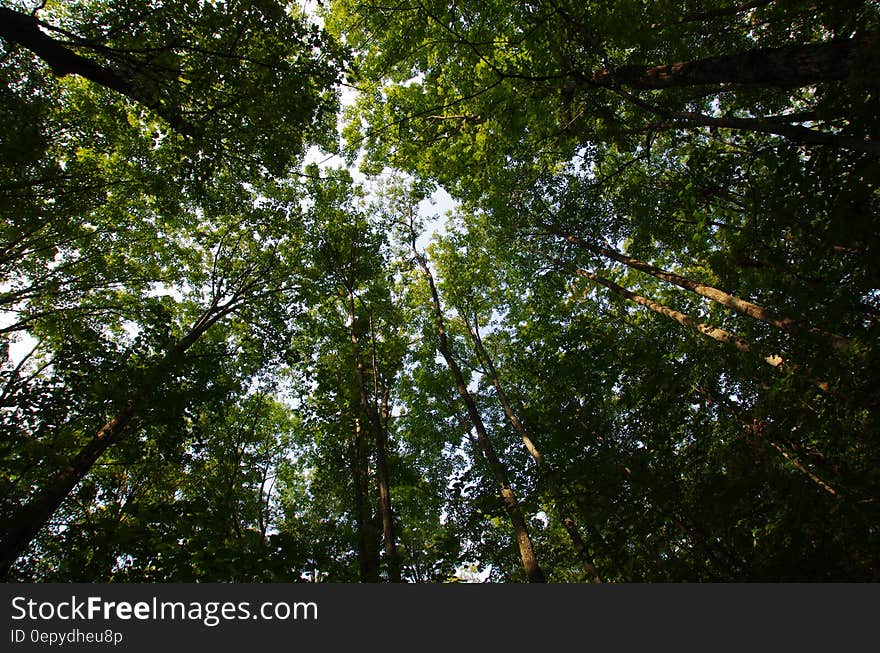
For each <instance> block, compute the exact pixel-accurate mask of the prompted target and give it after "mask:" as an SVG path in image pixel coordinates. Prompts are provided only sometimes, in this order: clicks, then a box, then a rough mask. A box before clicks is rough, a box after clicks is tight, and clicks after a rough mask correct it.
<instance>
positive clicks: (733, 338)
mask: <svg viewBox="0 0 880 653" xmlns="http://www.w3.org/2000/svg"><path fill="white" fill-rule="evenodd" d="M574 272H575V274H577V275H579V276H582V277H584V278H585V279H589V280H590V281H593V282H595V283H597V284H599V285H601V286H605V287H606V288H608V289H609V290H612V291H614V292H615V293H617V294H618V295H620V296H621V297H625V298H626V299H629V300H630V301H633V302H635V303H636V304H640V305H642V306H644V307H646V308H648V309H650V310H652V311H654V312H655V313H657V314H658V315H663V316H665V317H668V318H669V319H671V320H674V321H675V322H678V323H679V324H681V325H682V326H684V327H687V328H689V329H694V330H696V331H698V332H699V333H702V334H703V335H704V336H706V337H708V338H712V339H713V340H717V341H718V342H720V343H723V344H725V345H729V346H731V347H734V348H736V349H738V350H739V351H741V352H744V353H747V354H752V355H755V356H758V357H759V358H760V359H761V360H763V361H764V362H765V363H767V364H768V365H770V366H772V367H775V368H777V369H789V370H792V371H795V372H797V373H798V374H799V375H800V376H802V377H803V378H804V379H806V380H807V381H809V382H810V383H811V384H812V385H814V386H815V387H817V388H818V389H819V390H821V391H822V392H829V391H830V390H831V388H830V386H829V384H828V382H827V381H823V380H821V379H816V378H813V377H811V376H810V375H809V374H807V373H805V372H804V371H803V370H798V368H797V367H796V366H794V365H789V364H787V363H786V361H785V360H784V359H783V358H782V357H781V356H779V355H778V354H770V355H767V356H765V355H763V354H760V353H758V352H757V351H756V350H755V348H754V347H753V346H752V344H751V343H750V342H749V341H748V340H746V339H745V338H742V337H740V336H737V335H734V334H732V333H730V332H729V331H725V330H724V329H720V328H718V327H715V326H712V325H711V324H706V323H705V322H700V321H698V320H695V319H694V318H692V317H691V316H690V315H687V314H685V313H682V312H681V311H677V310H675V309H674V308H671V307H669V306H666V305H665V304H661V303H660V302H658V301H655V300H653V299H650V298H649V297H645V296H644V295H639V294H636V293H634V292H632V291H630V290H627V289H626V288H624V287H623V286H620V285H618V284H616V283H614V282H613V281H611V280H609V279H605V278H604V277H600V276H599V275H598V274H596V273H594V272H589V271H588V270H584V269H582V268H576V269H575V270H574Z"/></svg>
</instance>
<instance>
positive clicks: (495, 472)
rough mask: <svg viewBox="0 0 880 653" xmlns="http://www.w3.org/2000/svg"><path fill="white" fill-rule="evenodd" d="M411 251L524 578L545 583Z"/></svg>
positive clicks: (422, 264) (435, 295) (430, 282)
mask: <svg viewBox="0 0 880 653" xmlns="http://www.w3.org/2000/svg"><path fill="white" fill-rule="evenodd" d="M412 251H413V254H414V255H415V258H416V261H417V262H418V264H419V267H420V268H421V269H422V273H423V274H424V277H425V280H426V281H427V282H428V286H429V288H430V291H431V302H432V305H433V311H434V320H435V323H436V327H437V336H438V349H439V350H440V354H441V355H442V356H443V359H444V360H445V361H446V365H447V366H448V367H449V371H450V372H452V376H453V377H454V379H455V389H456V390H457V391H458V395H459V396H460V397H461V399H462V401H464V404H465V406H466V408H467V412H468V417H469V419H470V422H471V424H472V425H473V427H474V430H475V431H476V433H477V442H478V444H479V445H480V449H481V451H482V452H483V456H484V457H485V459H486V462H487V463H488V464H489V468H490V470H491V472H492V476H493V477H494V480H495V484H496V485H497V486H498V492H499V495H500V498H501V502H502V504H503V505H504V509H505V510H506V511H507V515H508V517H509V518H510V521H511V524H512V525H513V531H514V536H515V538H516V543H517V546H518V548H519V554H520V558H521V559H522V564H523V568H524V569H525V573H526V577H527V578H528V580H529V582H530V583H543V582H546V579H545V577H544V572H543V571H541V567H540V566H539V565H538V560H537V558H536V557H535V551H534V548H533V547H532V539H531V537H530V536H529V531H528V527H527V526H526V521H525V519H524V517H523V514H522V510H521V509H520V505H519V501H518V500H517V498H516V494H515V493H514V491H513V489H512V488H511V487H510V483H509V482H508V481H507V470H506V469H505V468H504V465H503V464H502V462H501V461H500V460H499V459H498V456H497V455H496V453H495V448H494V447H493V446H492V442H491V440H490V439H489V435H488V433H487V432H486V426H485V424H484V423H483V418H482V417H481V415H480V412H479V410H477V405H476V403H475V402H474V399H473V397H472V396H471V394H470V392H469V391H468V389H467V384H466V383H465V380H464V376H463V375H462V373H461V368H460V367H459V366H458V363H457V362H456V360H455V358H454V357H453V356H452V352H451V350H450V348H449V339H448V336H447V335H446V327H445V323H444V320H443V311H442V309H441V308H440V298H439V295H438V293H437V287H436V285H435V284H434V276H433V275H432V274H431V270H430V269H429V268H428V265H427V263H426V262H425V259H424V258H423V257H422V255H421V254H419V252H418V250H417V249H416V245H415V236H413V242H412Z"/></svg>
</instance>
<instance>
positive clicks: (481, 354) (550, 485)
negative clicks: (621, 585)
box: [461, 312, 602, 583]
mask: <svg viewBox="0 0 880 653" xmlns="http://www.w3.org/2000/svg"><path fill="white" fill-rule="evenodd" d="M461 314H462V317H463V318H464V320H465V323H466V324H467V327H468V331H469V332H470V335H471V342H473V344H474V349H475V350H476V353H477V357H478V358H479V359H480V361H481V362H482V363H483V366H484V367H485V369H486V371H487V372H488V373H489V378H490V380H491V381H492V385H493V386H495V393H496V395H497V397H498V401H499V402H500V403H501V407H502V408H503V409H504V415H505V416H506V417H507V421H508V422H510V425H511V426H513V428H514V430H515V431H516V432H517V433H518V434H519V436H520V438H521V439H522V442H523V445H525V448H526V450H527V451H528V452H529V455H530V456H531V457H532V459H533V460H534V461H535V465H536V466H537V468H538V474H539V475H540V476H541V479H542V480H543V481H545V483H546V484H547V489H548V491H549V492H550V498H551V499H552V500H553V506H554V508H556V512H557V514H558V515H559V519H560V521H561V522H562V525H563V526H564V527H565V531H566V532H567V533H568V537H569V539H570V540H571V544H572V546H573V547H574V550H575V552H576V553H577V556H578V558H579V559H580V561H581V565H582V566H583V569H584V573H585V574H586V575H587V578H588V579H589V580H590V582H593V583H601V582H602V578H601V576H600V575H599V571H598V570H597V569H596V565H595V564H594V563H593V558H592V556H591V555H590V552H589V551H588V550H587V545H586V543H585V542H584V540H583V538H582V537H581V534H580V530H579V529H578V526H577V524H576V523H575V521H574V518H572V516H571V513H570V512H569V511H568V510H567V509H566V507H565V501H564V500H563V498H562V493H561V492H560V491H559V487H558V486H557V485H556V481H555V480H554V478H553V471H552V470H551V469H549V467H548V465H547V463H546V462H545V461H544V456H543V455H542V454H541V452H540V450H539V449H538V448H537V447H536V446H535V442H534V440H533V439H532V437H531V436H530V435H529V432H528V431H527V430H526V427H525V425H524V424H523V423H522V420H520V419H519V416H518V415H517V414H516V413H515V412H514V410H513V407H512V406H511V404H510V399H509V398H508V396H507V393H506V392H505V391H504V387H503V385H502V384H501V379H499V377H498V371H497V370H496V369H495V363H494V362H493V361H492V357H491V356H490V355H489V352H487V351H486V348H485V347H484V346H483V339H482V338H481V337H480V332H479V330H478V327H477V325H476V324H474V325H471V324H470V322H469V321H468V320H467V317H466V316H465V315H464V313H463V312H461Z"/></svg>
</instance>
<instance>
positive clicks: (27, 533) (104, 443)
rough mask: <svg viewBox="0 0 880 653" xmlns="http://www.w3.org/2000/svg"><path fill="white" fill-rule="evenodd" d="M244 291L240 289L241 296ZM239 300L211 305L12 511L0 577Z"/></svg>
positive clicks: (1, 548)
mask: <svg viewBox="0 0 880 653" xmlns="http://www.w3.org/2000/svg"><path fill="white" fill-rule="evenodd" d="M244 290H245V289H244V288H242V290H241V293H242V294H243V293H244ZM239 299H240V297H239V298H236V299H235V300H234V301H231V302H230V303H227V304H226V305H224V306H220V305H219V304H218V303H217V302H215V303H214V304H212V306H211V307H210V308H209V309H207V310H206V311H205V312H204V313H203V314H202V316H201V317H200V318H199V320H197V321H196V323H195V324H194V325H193V327H192V328H191V329H190V331H189V333H188V334H187V335H186V336H185V337H183V338H182V339H180V340H179V341H178V342H177V343H176V344H175V345H174V346H173V347H171V348H170V349H169V350H168V352H167V353H166V354H165V356H164V357H163V358H162V359H161V360H160V361H159V363H158V364H157V366H156V371H155V374H153V375H151V376H152V378H154V379H159V380H157V381H153V382H152V383H149V384H146V385H144V386H142V387H141V388H140V389H138V390H137V391H135V392H134V393H133V395H132V397H131V398H130V399H129V400H128V401H127V402H126V404H125V405H124V406H123V408H122V409H121V410H119V412H117V413H116V414H115V415H114V416H113V417H112V418H111V419H110V420H108V421H107V423H106V424H104V426H102V427H101V428H100V429H98V431H97V433H95V435H94V436H92V438H91V440H89V442H88V443H87V444H86V445H85V446H84V447H83V448H82V449H81V450H80V451H79V453H77V454H76V455H75V456H74V457H73V459H72V460H71V461H70V463H68V464H67V465H65V466H64V467H63V468H62V469H61V470H59V471H58V472H57V473H56V474H55V476H54V477H53V479H52V481H51V482H50V483H49V484H48V485H46V486H44V487H42V488H40V489H39V490H38V491H37V493H36V494H35V495H34V496H33V497H32V498H30V499H29V500H27V501H26V502H25V503H24V505H22V506H20V507H19V508H18V509H17V510H15V511H14V512H13V514H12V516H11V517H10V518H9V520H8V522H7V525H6V527H5V529H4V532H3V539H2V542H0V578H4V577H6V575H7V574H8V572H9V569H10V567H11V566H12V564H13V563H14V562H15V561H16V560H17V559H18V557H19V556H21V555H22V554H23V553H24V551H25V550H26V549H27V547H28V545H29V544H30V542H31V540H33V539H34V538H35V537H36V536H37V534H38V533H39V532H40V531H41V530H42V529H43V527H44V526H45V525H46V524H47V523H48V522H49V520H50V519H51V517H52V515H53V514H54V513H55V511H57V510H58V509H59V508H60V507H61V505H62V504H63V503H64V501H65V499H67V497H68V495H70V493H71V492H72V491H73V489H74V488H75V487H76V486H77V485H78V484H79V482H80V481H82V480H83V479H84V478H85V477H86V475H87V474H88V473H89V472H90V471H91V469H92V467H93V466H94V464H95V463H96V462H97V461H98V459H99V458H100V457H101V456H102V455H103V454H104V452H106V451H107V449H109V448H110V447H111V446H112V445H113V444H115V443H116V442H117V441H119V439H120V438H121V437H122V435H123V434H124V432H125V427H126V426H127V425H128V424H129V423H130V422H131V421H132V419H134V417H135V416H136V415H137V412H138V411H139V410H140V409H141V408H143V406H145V405H146V404H148V403H149V402H150V401H151V400H152V398H153V395H154V393H155V391H156V389H157V387H158V385H159V383H160V382H161V379H164V378H167V376H168V375H169V374H170V373H171V372H172V371H173V370H174V369H175V368H177V367H179V365H180V363H181V361H182V360H183V355H184V353H185V352H186V351H187V350H188V349H189V348H190V347H191V346H192V345H193V344H194V343H195V342H196V341H197V340H198V339H199V338H200V337H201V336H202V335H203V334H204V333H205V331H207V330H208V329H209V328H210V327H211V326H212V325H214V324H215V323H216V322H218V321H219V320H220V319H222V318H223V317H224V316H226V315H228V314H229V313H231V312H232V311H233V310H234V309H235V307H236V305H237V303H238V301H239Z"/></svg>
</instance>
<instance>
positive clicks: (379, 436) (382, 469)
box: [348, 288, 401, 583]
mask: <svg viewBox="0 0 880 653" xmlns="http://www.w3.org/2000/svg"><path fill="white" fill-rule="evenodd" d="M348 302H349V306H348V314H349V320H350V327H349V340H350V341H351V346H352V351H353V352H354V367H355V373H356V375H357V386H358V398H359V402H360V407H361V411H362V412H363V413H364V414H365V415H366V417H367V420H368V421H369V423H370V426H371V428H372V431H373V440H374V442H375V444H376V481H377V485H378V489H379V518H380V521H381V522H382V540H383V546H384V549H385V557H386V560H387V563H388V579H389V580H390V581H391V582H392V583H399V582H401V578H400V563H399V559H398V555H397V543H396V539H395V535H394V513H393V511H392V508H391V484H390V480H389V473H388V460H387V431H386V427H387V419H386V418H384V417H383V416H382V415H380V414H379V410H378V409H377V408H376V406H375V405H374V404H373V402H371V401H370V398H369V396H368V394H367V383H366V379H365V374H364V362H363V360H361V347H360V340H359V339H358V336H357V332H356V330H355V314H356V307H355V294H354V290H353V289H352V288H349V289H348ZM370 334H371V336H372V335H373V334H372V316H371V318H370ZM373 345H374V346H373V355H372V358H371V361H372V372H373V394H374V396H376V395H377V394H378V378H379V370H378V362H377V360H376V352H375V342H374V343H373ZM385 401H386V402H387V398H385ZM383 405H384V406H386V407H387V403H386V404H383Z"/></svg>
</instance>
